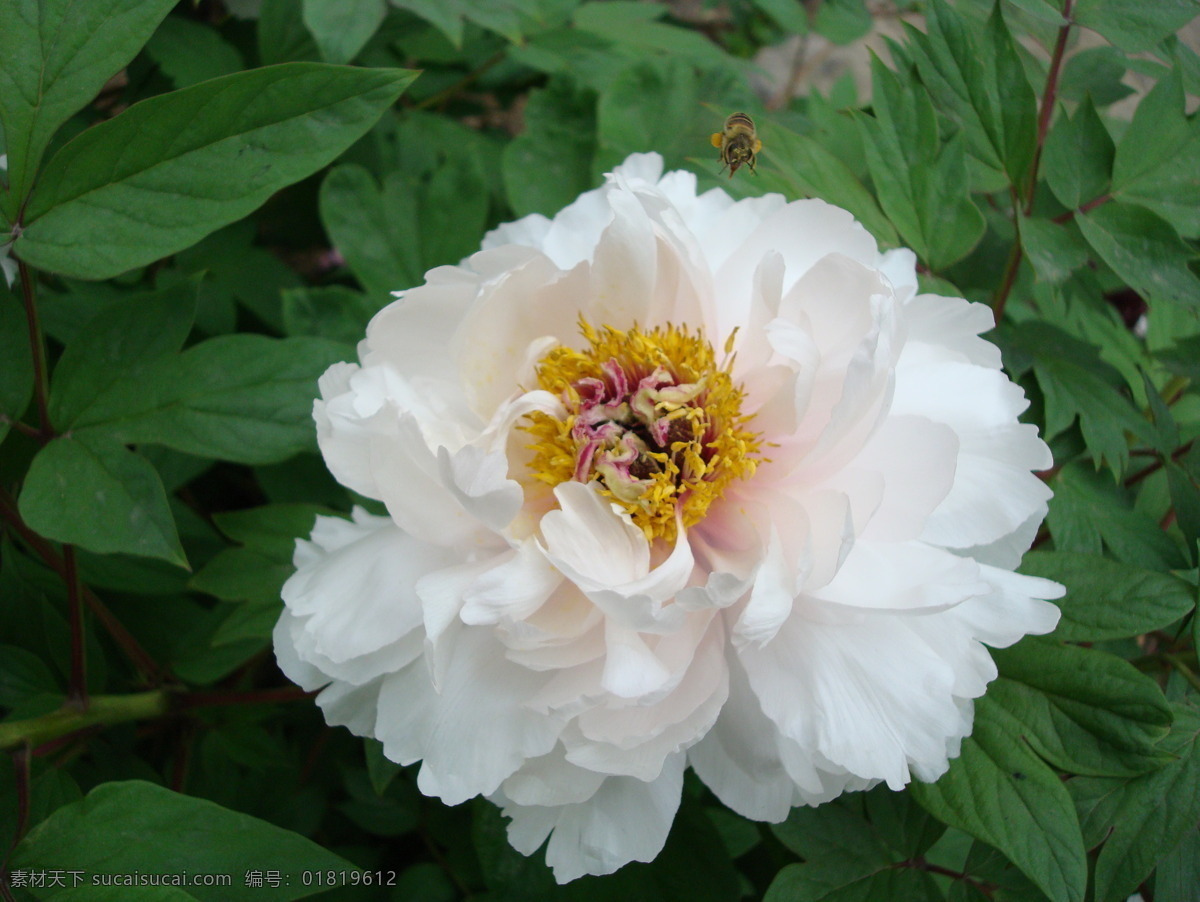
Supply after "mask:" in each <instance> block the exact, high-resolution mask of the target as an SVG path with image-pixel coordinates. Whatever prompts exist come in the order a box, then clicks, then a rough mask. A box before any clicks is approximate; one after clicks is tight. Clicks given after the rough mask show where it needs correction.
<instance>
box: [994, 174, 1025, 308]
mask: <svg viewBox="0 0 1200 902" xmlns="http://www.w3.org/2000/svg"><path fill="white" fill-rule="evenodd" d="M1010 193H1011V195H1012V205H1013V211H1014V215H1013V231H1014V232H1015V233H1016V234H1015V235H1014V237H1013V246H1012V250H1011V251H1009V254H1008V262H1007V263H1006V264H1004V275H1003V276H1001V277H1000V287H999V288H997V289H996V294H995V296H994V297H993V298H992V318H993V320H994V321H995V323H996V325H997V326H998V325H1000V320H1001V319H1002V318H1003V316H1004V305H1005V304H1007V303H1008V296H1009V294H1010V293H1011V292H1012V288H1013V285H1015V284H1016V282H1017V273H1018V272H1020V269H1021V217H1020V216H1018V215H1016V210H1017V206H1018V203H1019V201H1018V198H1017V192H1016V189H1015V188H1014V189H1010Z"/></svg>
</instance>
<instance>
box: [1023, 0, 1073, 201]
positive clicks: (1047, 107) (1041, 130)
mask: <svg viewBox="0 0 1200 902" xmlns="http://www.w3.org/2000/svg"><path fill="white" fill-rule="evenodd" d="M1074 2H1075V0H1066V2H1064V3H1063V12H1062V14H1063V24H1062V26H1061V27H1060V28H1059V29H1058V40H1057V41H1055V42H1054V53H1053V54H1052V55H1051V57H1050V69H1049V71H1048V72H1047V73H1046V86H1045V88H1044V89H1043V90H1042V105H1041V107H1040V108H1039V109H1038V126H1037V144H1036V145H1034V149H1033V159H1032V160H1031V161H1030V164H1029V183H1028V186H1027V188H1026V191H1025V215H1026V216H1028V215H1029V214H1030V213H1032V212H1033V195H1034V193H1035V191H1036V189H1037V177H1038V167H1039V166H1040V165H1041V161H1042V148H1043V146H1044V145H1045V143H1046V134H1047V133H1048V132H1049V131H1050V119H1051V118H1052V117H1053V116H1054V103H1055V101H1056V100H1057V98H1058V76H1059V72H1060V71H1061V70H1062V64H1063V59H1064V57H1065V56H1066V53H1067V38H1068V37H1069V36H1070V34H1071V26H1072V25H1073V24H1074V23H1073V22H1072V21H1071V7H1072V6H1073V5H1074Z"/></svg>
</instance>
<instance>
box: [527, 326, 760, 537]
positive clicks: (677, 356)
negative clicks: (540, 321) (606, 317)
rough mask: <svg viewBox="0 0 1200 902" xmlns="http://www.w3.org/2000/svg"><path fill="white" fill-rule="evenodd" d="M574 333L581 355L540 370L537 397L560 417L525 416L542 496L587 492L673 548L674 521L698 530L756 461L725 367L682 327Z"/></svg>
mask: <svg viewBox="0 0 1200 902" xmlns="http://www.w3.org/2000/svg"><path fill="white" fill-rule="evenodd" d="M580 331H581V332H582V334H583V337H584V338H585V339H586V340H587V343H588V345H589V347H588V348H586V349H584V350H577V349H575V348H568V347H558V348H555V349H554V350H552V351H551V352H550V353H549V354H547V355H546V356H545V357H543V358H542V360H541V361H540V362H539V364H538V367H537V374H538V383H539V386H540V387H541V388H543V389H546V390H547V391H550V392H553V393H554V394H556V395H558V396H559V397H560V398H561V399H562V400H563V403H564V405H565V406H566V409H567V416H566V417H565V418H563V419H558V418H555V417H552V416H550V415H548V414H544V413H534V414H531V415H530V416H529V418H528V421H527V423H526V424H525V426H524V427H523V428H524V429H525V430H526V431H527V432H529V433H530V435H532V436H533V438H534V443H533V444H532V445H531V446H530V447H531V449H532V450H533V452H534V454H533V459H532V461H531V463H530V468H531V470H532V473H533V475H534V476H535V477H536V478H537V479H540V480H541V481H543V482H545V483H548V484H550V485H557V484H559V483H560V482H565V481H567V480H569V479H574V480H576V481H578V482H585V483H587V482H595V483H597V484H598V486H599V488H600V491H601V493H602V494H604V495H606V496H608V497H610V498H612V500H613V501H614V502H616V503H617V504H619V505H620V506H621V507H623V508H624V509H625V510H626V511H627V512H628V513H629V515H630V517H631V518H632V520H633V522H634V523H636V524H637V525H638V526H639V527H640V528H641V529H642V531H643V532H644V533H645V535H646V538H647V539H650V540H653V539H656V538H663V539H666V540H667V541H672V540H674V538H675V534H676V530H677V525H676V524H677V522H678V521H680V520H681V521H682V522H683V525H684V526H685V527H687V526H691V525H693V524H695V523H697V522H699V521H700V520H701V519H702V518H703V517H704V515H705V513H706V512H707V510H708V508H709V505H710V504H712V502H713V501H715V500H716V499H717V498H719V497H721V494H722V492H723V490H724V488H725V486H726V485H728V484H729V482H730V481H731V480H734V479H744V478H746V477H748V476H751V475H753V473H754V470H755V467H756V466H757V463H758V461H759V459H760V458H759V449H760V445H761V442H760V438H759V435H758V434H757V433H754V432H751V431H750V430H749V429H748V428H747V425H748V423H749V421H750V417H749V416H747V415H744V414H743V413H742V412H741V404H742V397H743V393H742V389H741V387H740V386H736V385H734V384H733V380H732V379H731V377H730V375H729V367H730V365H731V363H732V361H731V360H728V359H727V360H726V361H724V362H723V363H722V364H720V365H718V363H717V361H716V357H715V355H714V353H713V349H712V346H711V345H710V344H709V343H708V341H707V340H705V338H704V336H703V334H702V333H701V332H699V331H696V332H692V331H690V330H689V329H688V328H687V327H686V326H674V325H671V324H667V325H666V326H661V327H657V328H655V329H651V330H643V329H641V328H639V327H637V326H634V327H633V328H632V329H629V330H627V331H622V330H619V329H614V328H612V327H610V326H605V327H603V328H602V329H600V330H597V329H595V328H593V327H592V326H591V325H590V324H589V323H588V322H586V321H581V322H580ZM730 343H731V342H729V341H727V342H726V346H727V347H726V352H727V353H728V350H729V348H728V345H729V344H730Z"/></svg>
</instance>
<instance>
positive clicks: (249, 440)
mask: <svg viewBox="0 0 1200 902" xmlns="http://www.w3.org/2000/svg"><path fill="white" fill-rule="evenodd" d="M344 351H345V347H344V346H343V345H340V344H336V343H334V342H327V341H323V340H321V339H316V338H284V339H273V338H267V337H265V336H262V335H251V334H242V335H223V336H220V337H218V338H212V339H209V340H208V341H205V342H201V343H200V344H198V345H195V346H193V347H191V348H188V349H187V350H186V351H184V352H183V353H182V354H179V355H172V356H169V357H163V358H159V359H158V360H157V361H156V362H155V363H153V364H152V365H150V366H148V367H147V368H146V369H145V371H144V376H143V378H139V379H136V380H129V381H123V382H121V383H118V384H117V385H115V386H114V387H113V389H112V390H111V391H109V392H108V393H107V394H106V395H105V397H104V398H103V403H99V402H97V403H95V404H93V405H92V406H91V407H90V408H89V409H88V411H87V413H86V414H85V415H83V416H80V417H79V418H78V419H77V420H76V421H75V423H74V426H73V430H74V433H75V434H76V435H82V434H95V433H99V434H102V435H109V436H113V437H116V438H118V439H119V440H121V441H123V442H126V443H131V444H132V443H139V442H149V443H152V444H159V445H165V446H167V447H168V448H174V449H175V450H177V451H182V452H184V453H186V454H194V455H196V456H198V457H212V458H216V459H218V460H229V461H235V462H239V463H250V464H260V463H271V462H274V461H279V460H284V459H286V458H288V457H290V456H291V455H293V454H296V453H298V452H300V451H304V450H307V449H309V448H311V447H312V446H313V440H314V430H313V424H312V413H311V411H312V402H313V398H314V397H316V395H317V377H318V376H319V375H320V374H321V373H322V372H324V371H325V370H326V369H327V368H328V367H329V366H331V365H332V364H334V363H336V362H338V361H339V360H340V359H341V358H342V356H343V353H344Z"/></svg>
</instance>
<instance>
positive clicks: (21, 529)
mask: <svg viewBox="0 0 1200 902" xmlns="http://www.w3.org/2000/svg"><path fill="white" fill-rule="evenodd" d="M0 520H4V521H6V522H7V523H8V525H9V527H10V528H11V529H12V530H13V532H15V533H16V534H17V535H19V536H20V537H21V539H22V541H24V542H25V544H26V545H28V546H29V547H30V548H31V549H32V550H33V551H34V552H35V553H36V554H37V556H38V557H40V558H41V559H42V562H43V563H44V564H46V566H48V567H49V568H50V569H51V570H53V571H54V572H56V573H57V574H58V575H59V576H60V577H62V578H63V579H64V580H66V579H67V578H68V570H67V566H66V562H65V561H64V560H63V557H62V556H61V555H60V554H59V553H58V551H57V550H56V549H55V548H54V545H53V544H52V543H51V542H48V541H47V540H46V539H44V538H42V537H41V536H40V535H38V534H37V533H36V532H34V531H33V530H32V529H30V528H29V527H28V526H26V525H25V521H24V520H22V519H21V515H20V513H19V512H18V510H17V504H16V501H14V500H13V497H12V496H11V495H10V494H8V492H6V491H5V490H4V488H3V487H2V486H0ZM80 594H81V595H82V597H83V600H84V602H85V603H86V604H87V606H88V610H90V611H91V612H92V615H93V616H94V617H95V618H96V620H97V621H99V623H100V624H101V625H102V626H103V627H104V628H105V629H106V630H107V631H108V634H109V635H110V636H112V639H113V641H114V642H116V643H117V645H118V646H120V648H121V650H122V651H123V652H124V653H125V656H126V657H127V658H128V659H129V661H130V663H131V664H133V666H134V668H135V669H136V670H137V671H138V672H139V674H140V675H141V677H142V678H143V679H144V680H145V681H146V682H148V683H150V684H154V683H157V682H160V681H161V680H162V679H163V677H164V675H165V674H164V671H163V669H162V668H161V667H160V666H159V665H158V663H157V662H155V660H154V659H153V658H152V657H150V655H149V654H148V653H147V652H146V650H145V649H144V648H142V646H141V643H140V642H138V641H137V639H135V638H134V636H133V634H132V633H130V632H129V630H127V629H126V628H125V626H124V624H122V623H121V622H120V621H119V620H117V618H116V617H114V616H113V613H112V611H110V610H109V609H108V607H107V606H106V605H105V604H104V602H102V601H101V600H100V599H99V598H97V597H96V595H95V593H94V592H92V590H91V589H89V588H88V587H87V586H81V592H80Z"/></svg>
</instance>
